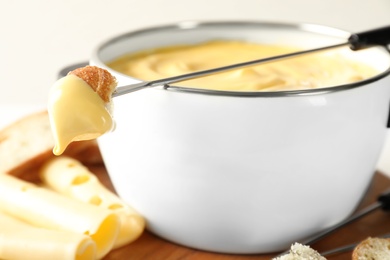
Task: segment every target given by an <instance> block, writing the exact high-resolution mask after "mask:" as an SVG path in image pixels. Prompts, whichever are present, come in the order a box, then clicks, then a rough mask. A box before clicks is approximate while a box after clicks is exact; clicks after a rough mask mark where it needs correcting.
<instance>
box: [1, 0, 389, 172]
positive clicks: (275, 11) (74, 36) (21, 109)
mask: <svg viewBox="0 0 390 260" xmlns="http://www.w3.org/2000/svg"><path fill="white" fill-rule="evenodd" d="M187 20H208V21H211V20H257V21H258V20H260V21H261V20H265V21H283V22H304V23H319V24H324V25H329V26H334V27H338V28H340V29H345V30H349V31H352V32H358V31H362V30H366V29H370V28H373V27H376V26H383V25H390V1H389V0H370V1H367V0H361V1H359V0H192V1H186V0H127V1H126V0H24V1H22V0H13V1H11V0H0V88H1V94H0V126H2V125H4V124H6V123H8V122H9V121H11V120H13V119H14V118H15V117H18V116H19V115H20V114H22V113H26V111H28V112H30V111H31V110H26V108H28V109H29V108H30V107H33V108H34V109H35V108H36V107H39V108H40V107H45V104H46V99H47V93H48V88H49V87H50V86H51V84H52V83H53V82H54V81H55V80H56V77H57V74H58V72H59V70H60V69H62V68H63V67H64V66H67V65H70V64H73V63H77V62H80V61H87V60H88V59H89V57H90V55H91V52H92V50H93V49H94V48H95V47H96V46H97V45H98V44H99V43H100V42H102V41H103V40H105V39H107V38H108V37H111V36H115V35H117V34H120V33H124V32H126V31H129V30H134V29H140V28H144V27H149V26H155V25H162V24H169V23H176V22H180V21H187ZM389 87H390V86H389ZM378 168H379V169H380V170H381V171H384V172H385V173H388V174H389V175H390V138H388V141H387V143H386V145H385V148H384V153H383V155H382V158H381V159H380V161H379V165H378Z"/></svg>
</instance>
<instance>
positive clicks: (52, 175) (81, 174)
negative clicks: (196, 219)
mask: <svg viewBox="0 0 390 260" xmlns="http://www.w3.org/2000/svg"><path fill="white" fill-rule="evenodd" d="M40 176H41V179H42V180H43V182H44V184H45V185H47V186H48V187H49V188H51V189H53V190H55V191H56V192H59V193H61V194H64V195H66V196H69V197H72V198H75V199H78V200H80V201H83V202H87V203H90V204H93V205H96V206H99V207H101V208H104V209H109V210H111V211H112V212H115V213H117V214H118V215H119V217H120V220H121V228H120V231H119V235H118V238H117V240H116V241H115V245H114V248H118V247H120V246H123V245H126V244H129V243H131V242H132V241H134V240H135V239H137V238H138V237H139V236H140V235H141V234H142V232H143V230H144V228H145V220H144V218H143V217H142V216H141V215H140V214H139V213H138V212H136V211H135V210H134V209H133V208H132V207H130V206H129V205H128V204H126V203H125V202H123V201H122V200H121V199H120V198H119V197H118V196H116V195H115V194H114V193H112V192H111V191H109V190H108V189H107V188H105V187H104V186H103V185H102V184H101V183H100V182H99V180H98V179H97V178H96V176H95V175H94V174H92V173H91V172H90V171H89V170H88V168H87V167H85V166H84V165H82V164H81V163H80V162H79V161H77V160H75V159H72V158H69V157H65V156H60V157H56V158H53V159H51V160H49V161H48V162H47V163H45V165H44V166H43V167H42V169H41V171H40Z"/></svg>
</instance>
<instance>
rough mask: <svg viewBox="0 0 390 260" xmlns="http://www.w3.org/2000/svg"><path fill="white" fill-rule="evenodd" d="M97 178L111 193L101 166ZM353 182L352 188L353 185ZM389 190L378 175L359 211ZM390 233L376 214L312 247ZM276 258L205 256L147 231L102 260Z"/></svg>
mask: <svg viewBox="0 0 390 260" xmlns="http://www.w3.org/2000/svg"><path fill="white" fill-rule="evenodd" d="M91 171H93V172H94V173H95V174H96V175H97V176H98V178H99V179H100V180H101V181H102V182H103V184H105V185H106V186H107V187H109V188H110V189H112V190H114V189H113V186H112V183H111V181H110V179H109V177H108V175H107V172H106V170H105V168H104V167H103V166H100V167H93V168H91ZM352 182H353V180H351V184H352V185H353V183H352ZM388 188H390V179H389V178H387V177H386V176H384V175H383V174H381V173H379V172H377V173H376V174H375V176H374V179H373V181H372V184H371V186H370V188H369V189H368V191H367V195H366V196H365V198H364V199H363V200H362V202H361V204H360V206H359V208H358V209H360V208H363V207H364V206H367V205H369V204H370V203H372V202H374V201H375V200H376V199H377V197H378V195H379V194H380V193H381V192H383V191H385V190H387V189H388ZM386 233H390V214H389V213H387V212H383V211H382V210H377V211H375V212H373V213H371V214H370V215H367V216H365V217H363V218H362V219H359V220H357V221H356V222H354V223H352V224H350V225H348V226H346V227H344V228H342V229H340V230H338V231H336V232H334V233H332V234H331V235H329V236H327V237H325V238H324V239H323V240H321V241H319V242H317V243H315V244H313V245H312V247H313V248H314V249H316V250H318V251H319V252H324V251H327V250H329V249H333V248H336V247H340V246H344V245H347V244H351V243H355V242H359V241H361V240H363V239H365V238H366V237H368V236H379V235H383V234H386ZM276 255H277V254H258V255H227V254H218V253H211V252H204V251H200V250H195V249H191V248H187V247H184V246H180V245H177V244H174V243H171V242H168V241H166V240H164V239H162V238H159V237H157V236H155V235H153V234H151V233H150V232H148V231H145V232H144V234H143V235H142V236H141V237H140V238H139V239H138V240H137V241H135V242H134V243H132V244H130V245H128V246H125V247H122V248H119V249H116V250H113V251H112V252H110V254H108V255H107V256H106V257H105V258H104V259H105V260H122V259H123V260H125V259H126V260H127V259H143V260H148V259H153V260H155V259H173V260H175V259H181V260H183V259H186V260H198V259H201V260H248V259H258V260H263V259H264V260H265V259H267V260H268V259H271V258H273V257H274V256H276ZM327 258H328V259H334V260H343V259H351V252H346V253H342V254H338V255H333V256H329V257H327Z"/></svg>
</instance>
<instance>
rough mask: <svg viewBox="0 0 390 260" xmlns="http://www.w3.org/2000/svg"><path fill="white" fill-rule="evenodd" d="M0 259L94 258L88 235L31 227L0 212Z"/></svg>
mask: <svg viewBox="0 0 390 260" xmlns="http://www.w3.org/2000/svg"><path fill="white" fill-rule="evenodd" d="M0 259H13V260H24V259H30V260H53V259H56V260H95V259H96V244H95V243H94V241H93V240H92V239H91V238H90V237H88V236H87V235H83V234H77V233H74V232H67V231H57V230H50V229H44V228H38V227H34V226H32V225H29V224H27V223H25V222H22V221H20V220H18V219H16V218H12V217H10V216H8V215H6V214H3V213H1V212H0Z"/></svg>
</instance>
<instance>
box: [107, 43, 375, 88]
mask: <svg viewBox="0 0 390 260" xmlns="http://www.w3.org/2000/svg"><path fill="white" fill-rule="evenodd" d="M295 51H297V48H294V47H290V46H278V45H268V44H260V43H251V42H244V41H233V40H226V41H224V40H219V41H217V40H216V41H209V42H202V43H199V44H193V45H182V46H168V47H162V48H157V49H152V50H145V51H141V52H136V53H131V54H128V55H124V56H122V57H119V58H118V59H115V60H113V61H111V62H109V63H108V66H109V67H111V68H112V69H114V70H116V71H118V72H120V73H123V74H125V75H129V76H132V77H135V78H137V79H142V80H156V79H161V78H166V77H172V76H177V75H181V74H187V73H191V72H195V71H200V70H206V69H212V68H217V67H221V66H227V65H231V64H234V63H240V62H246V61H250V60H255V59H261V58H267V57H271V56H276V55H280V54H286V53H291V52H295ZM348 53H352V51H351V50H348V49H342V51H341V50H340V51H339V50H334V51H326V52H318V53H314V54H310V55H304V56H301V57H296V58H291V59H286V60H282V61H275V62H271V63H266V64H261V65H258V66H250V67H247V68H242V69H236V70H232V71H229V72H224V73H219V74H215V75H212V76H208V77H200V78H196V79H192V80H187V81H183V82H180V83H177V84H176V85H180V86H186V87H194V88H204V89H216V90H231V91H284V90H298V89H313V88H322V87H331V86H335V85H340V84H346V83H350V82H355V81H359V80H362V79H365V78H368V77H372V76H373V75H376V74H377V73H378V72H377V71H376V70H374V69H373V68H371V67H369V66H368V65H365V64H361V63H360V62H357V61H353V60H351V59H349V58H347V55H345V54H348Z"/></svg>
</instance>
